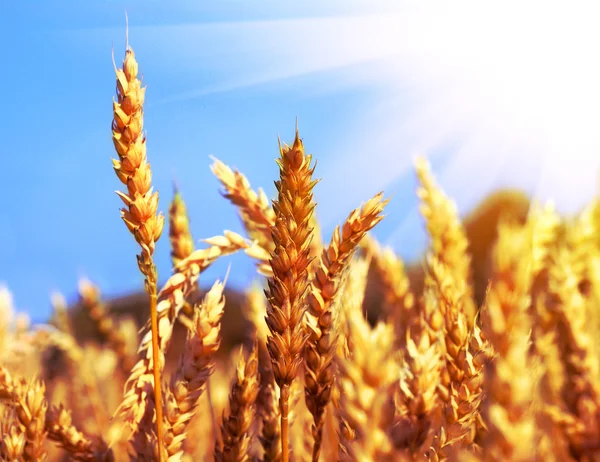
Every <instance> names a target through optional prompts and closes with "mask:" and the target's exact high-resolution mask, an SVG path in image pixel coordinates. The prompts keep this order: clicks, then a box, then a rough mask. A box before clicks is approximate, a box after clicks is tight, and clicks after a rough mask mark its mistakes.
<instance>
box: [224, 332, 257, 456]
mask: <svg viewBox="0 0 600 462" xmlns="http://www.w3.org/2000/svg"><path fill="white" fill-rule="evenodd" d="M259 380H260V379H259V376H258V344H257V343H255V344H254V346H253V347H252V350H251V351H250V354H249V356H248V359H247V360H244V358H243V356H241V357H240V361H239V363H238V367H237V370H236V376H235V379H234V382H233V385H232V387H231V394H230V395H229V416H227V417H225V415H223V424H222V425H221V437H222V441H223V446H222V447H220V445H219V444H217V446H216V448H215V461H216V462H220V461H227V462H234V461H239V462H242V461H244V462H246V461H249V460H250V445H251V442H252V433H251V431H250V430H251V428H250V427H251V426H252V423H253V421H254V416H255V412H256V407H255V403H256V398H257V396H258V389H259Z"/></svg>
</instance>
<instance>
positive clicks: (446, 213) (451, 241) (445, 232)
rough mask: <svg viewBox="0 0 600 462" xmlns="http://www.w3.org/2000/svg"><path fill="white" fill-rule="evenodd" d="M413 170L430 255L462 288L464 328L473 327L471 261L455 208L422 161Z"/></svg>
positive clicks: (420, 158) (426, 163)
mask: <svg viewBox="0 0 600 462" xmlns="http://www.w3.org/2000/svg"><path fill="white" fill-rule="evenodd" d="M415 169H416V173H417V177H418V179H419V182H420V187H419V189H418V191H417V195H418V196H419V198H420V199H421V214H422V215H423V217H424V218H425V222H426V225H427V231H428V233H429V236H430V238H431V244H430V245H431V253H432V254H433V255H436V256H437V257H438V258H439V260H440V262H441V263H442V264H443V265H445V266H446V267H447V268H448V270H449V273H450V274H451V276H452V279H453V280H455V281H460V283H461V284H462V285H463V286H464V288H465V295H464V298H463V302H462V304H463V306H464V312H465V316H466V320H467V324H468V325H469V327H470V326H472V325H473V322H474V319H475V315H476V311H477V309H476V306H475V302H474V299H473V287H472V284H471V259H470V257H469V255H468V253H467V250H468V247H469V242H468V240H467V236H466V233H465V230H464V228H463V226H462V224H461V222H460V219H459V217H458V212H457V210H456V205H455V204H454V202H452V201H451V200H450V199H448V197H446V195H445V194H444V192H443V191H442V190H441V189H440V187H439V186H438V185H437V184H436V182H435V179H434V177H433V175H432V174H431V171H430V168H429V163H428V162H427V160H425V159H424V158H422V157H419V158H417V159H416V162H415Z"/></svg>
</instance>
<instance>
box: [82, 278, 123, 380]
mask: <svg viewBox="0 0 600 462" xmlns="http://www.w3.org/2000/svg"><path fill="white" fill-rule="evenodd" d="M79 297H80V300H81V304H82V305H83V307H84V308H85V310H86V311H87V312H88V314H89V316H90V318H91V319H92V321H93V322H94V324H96V327H97V328H98V331H99V332H100V334H102V336H103V337H104V338H105V339H106V341H107V342H108V345H109V346H110V348H111V349H112V350H113V351H114V352H115V353H116V355H117V358H119V368H120V369H121V371H122V372H123V374H124V375H125V377H126V376H127V374H128V373H129V371H130V370H131V368H132V367H133V364H134V362H133V358H132V356H131V354H130V352H129V351H128V350H129V348H128V347H127V340H126V339H125V337H124V335H123V332H121V331H120V330H119V328H118V326H117V325H116V323H115V321H114V319H113V318H112V317H111V315H110V314H109V313H108V310H107V309H106V305H105V304H104V303H103V302H102V298H101V296H100V289H98V287H97V286H96V285H94V284H92V283H91V282H90V281H88V280H87V279H81V280H80V281H79Z"/></svg>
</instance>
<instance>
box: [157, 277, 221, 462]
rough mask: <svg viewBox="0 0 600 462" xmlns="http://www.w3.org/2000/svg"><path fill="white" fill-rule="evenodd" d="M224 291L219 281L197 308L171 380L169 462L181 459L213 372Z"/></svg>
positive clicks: (168, 412) (167, 432)
mask: <svg viewBox="0 0 600 462" xmlns="http://www.w3.org/2000/svg"><path fill="white" fill-rule="evenodd" d="M223 289H224V286H223V284H222V283H221V282H218V281H217V282H216V283H215V284H214V285H213V286H212V288H211V289H210V290H209V291H208V292H207V294H206V295H205V297H204V300H203V302H202V304H201V305H200V306H199V307H196V309H195V316H194V323H193V324H194V328H193V329H192V330H190V331H189V332H188V335H187V340H186V348H185V350H184V351H183V353H182V355H181V356H180V358H179V364H178V366H177V370H176V371H175V373H174V374H173V376H172V378H171V382H170V385H169V388H168V391H167V395H166V400H165V401H166V402H165V405H166V413H165V417H166V420H165V424H166V428H167V431H166V433H165V443H166V448H167V453H168V455H169V458H171V457H173V456H176V457H180V456H181V454H182V444H183V440H184V439H185V437H186V433H185V432H186V427H187V425H188V423H189V422H190V420H191V419H192V417H193V416H194V414H195V411H196V406H197V403H198V399H199V398H200V396H201V395H202V393H203V392H204V390H205V389H206V382H207V380H208V378H209V377H210V375H211V374H212V372H213V368H214V365H213V355H214V354H215V353H216V352H217V350H218V349H219V346H220V344H221V317H222V316H223V309H224V307H225V299H224V298H223Z"/></svg>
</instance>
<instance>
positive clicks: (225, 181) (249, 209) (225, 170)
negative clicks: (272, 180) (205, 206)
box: [210, 158, 275, 252]
mask: <svg viewBox="0 0 600 462" xmlns="http://www.w3.org/2000/svg"><path fill="white" fill-rule="evenodd" d="M210 169H211V170H212V172H213V174H214V175H215V176H216V177H217V178H218V179H219V181H220V182H221V184H222V185H223V187H224V188H225V189H224V191H223V192H222V194H223V197H225V198H226V199H229V201H230V202H231V203H232V204H234V205H235V206H236V207H237V208H238V210H239V213H240V217H241V219H242V223H243V224H244V228H245V229H246V233H248V237H250V239H253V240H256V241H257V242H258V244H259V245H260V246H261V247H262V248H263V249H265V250H266V251H267V252H272V251H273V249H274V245H273V238H272V236H271V227H272V226H273V225H274V224H275V212H274V211H273V209H272V208H271V204H270V202H269V199H268V198H267V196H266V195H265V192H264V191H263V190H262V189H259V190H258V192H255V191H254V190H253V189H252V188H251V187H250V182H249V181H248V179H247V178H246V177H245V176H244V174H243V173H240V172H238V171H237V170H232V169H231V168H230V167H229V166H227V165H226V164H224V163H223V162H221V161H220V160H219V159H216V158H213V164H212V165H211V166H210Z"/></svg>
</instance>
